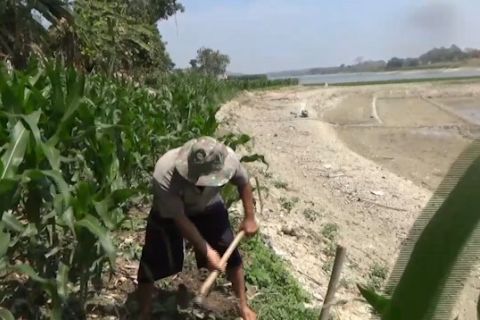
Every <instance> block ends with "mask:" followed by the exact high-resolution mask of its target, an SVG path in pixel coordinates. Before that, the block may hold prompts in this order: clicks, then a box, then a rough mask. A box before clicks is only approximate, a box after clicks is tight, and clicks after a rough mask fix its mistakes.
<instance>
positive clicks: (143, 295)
mask: <svg viewBox="0 0 480 320" xmlns="http://www.w3.org/2000/svg"><path fill="white" fill-rule="evenodd" d="M154 289H155V286H154V284H153V282H147V283H139V284H138V288H137V299H138V304H139V306H140V318H139V319H140V320H150V318H151V314H152V294H153V290H154Z"/></svg>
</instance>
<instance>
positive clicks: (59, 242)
mask: <svg viewBox="0 0 480 320" xmlns="http://www.w3.org/2000/svg"><path fill="white" fill-rule="evenodd" d="M239 81H240V80H236V82H233V83H232V82H227V81H221V80H215V79H213V78H208V77H205V76H201V75H195V74H184V73H173V74H170V75H166V76H164V77H163V78H162V79H160V80H159V81H157V83H156V85H155V88H154V89H146V88H142V87H140V86H139V85H138V84H134V83H130V82H126V81H121V80H112V79H107V78H105V77H103V76H100V75H88V76H86V75H84V74H82V73H79V72H77V71H76V70H75V69H72V68H67V67H65V66H64V65H63V64H61V63H53V62H50V63H46V64H45V65H42V64H39V63H36V62H32V63H31V64H30V65H29V67H28V68H27V69H25V70H24V71H22V72H20V71H11V70H10V71H8V70H7V68H6V67H4V66H2V67H0V124H1V125H0V214H1V216H0V218H1V220H0V277H1V281H0V291H1V295H0V306H1V307H0V315H1V316H2V317H4V318H7V319H9V318H11V319H13V318H15V319H18V318H23V319H44V318H50V319H84V318H85V313H86V310H85V306H86V302H87V301H88V299H90V298H91V295H92V294H94V293H95V290H97V289H98V288H100V287H101V282H102V279H103V278H105V275H106V274H107V275H108V274H109V273H115V270H116V269H115V257H116V255H117V253H116V247H115V245H114V241H113V239H114V238H115V236H116V232H117V231H118V230H119V229H120V228H125V226H126V225H133V224H129V223H128V222H129V220H130V217H129V215H128V212H129V209H130V208H131V207H132V205H134V204H139V203H140V202H142V201H143V200H144V199H145V198H146V197H148V192H149V183H150V175H151V172H152V170H153V167H154V164H155V162H156V160H157V159H158V157H159V156H160V155H161V154H162V153H163V152H165V151H166V150H168V149H170V148H173V147H176V146H179V145H181V144H182V143H183V142H185V141H187V140H189V139H191V138H194V137H197V136H200V135H215V132H216V129H217V125H218V123H217V122H216V120H215V114H216V112H217V111H218V109H219V106H220V103H221V102H223V101H225V100H226V99H228V98H231V97H233V95H234V94H235V93H236V92H238V90H239V87H240V89H243V88H244V87H242V86H241V85H240V84H241V81H240V82H239ZM269 85H278V84H277V83H272V84H269V83H268V82H264V83H262V86H264V87H266V86H269ZM224 140H225V141H226V143H228V144H230V145H232V146H233V147H234V146H236V145H239V144H243V143H245V142H248V140H249V137H247V136H238V137H237V136H233V135H229V136H227V137H225V138H224ZM243 160H244V161H255V160H263V159H262V157H261V156H259V155H253V156H250V157H245V158H244V159H243ZM243 248H244V251H245V254H246V256H247V259H246V261H249V263H250V264H249V265H248V266H247V269H248V271H249V273H248V281H249V283H250V284H252V285H255V286H257V287H258V288H259V290H260V291H262V290H264V291H265V292H264V294H263V295H259V298H257V299H255V300H254V302H253V303H254V305H255V306H256V307H257V308H258V309H259V310H260V312H261V314H265V316H264V317H262V318H264V319H309V318H312V319H313V315H309V316H307V315H308V312H307V311H305V310H304V309H303V302H304V301H306V300H307V297H306V296H305V294H304V293H303V292H302V291H301V289H300V288H299V287H298V286H297V284H296V283H295V281H294V280H293V278H291V277H290V276H289V275H288V274H287V273H286V271H285V270H284V269H283V265H282V263H281V262H280V261H278V259H276V258H275V257H274V256H273V255H272V253H271V252H269V250H268V249H267V248H266V247H265V246H264V245H263V244H262V242H261V241H260V240H259V238H258V239H257V238H255V239H253V240H252V241H251V242H249V243H248V244H245V245H244V247H243ZM92 287H93V289H92ZM279 297H281V299H279ZM282 301H284V302H282ZM8 310H9V311H8ZM297 315H298V316H297ZM292 317H293V318H292Z"/></svg>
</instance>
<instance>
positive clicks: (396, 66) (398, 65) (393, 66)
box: [386, 57, 404, 69]
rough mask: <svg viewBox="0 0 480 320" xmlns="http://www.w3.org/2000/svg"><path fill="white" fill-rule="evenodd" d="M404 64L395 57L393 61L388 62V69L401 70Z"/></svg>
mask: <svg viewBox="0 0 480 320" xmlns="http://www.w3.org/2000/svg"><path fill="white" fill-rule="evenodd" d="M403 63H404V60H403V59H400V58H397V57H393V58H392V59H390V60H388V62H387V66H386V68H387V69H400V68H401V67H403Z"/></svg>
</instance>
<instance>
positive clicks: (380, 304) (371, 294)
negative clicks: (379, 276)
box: [357, 284, 390, 315]
mask: <svg viewBox="0 0 480 320" xmlns="http://www.w3.org/2000/svg"><path fill="white" fill-rule="evenodd" d="M357 288H358V290H360V293H361V294H362V296H363V297H364V298H365V300H367V302H368V304H370V306H371V307H372V308H373V309H374V310H375V311H376V312H377V313H378V314H380V315H381V314H383V313H384V312H385V310H386V308H387V307H388V304H389V302H390V301H389V299H388V298H385V297H383V296H381V295H379V294H377V293H376V292H375V291H374V290H373V289H370V288H366V287H364V286H362V285H360V284H357Z"/></svg>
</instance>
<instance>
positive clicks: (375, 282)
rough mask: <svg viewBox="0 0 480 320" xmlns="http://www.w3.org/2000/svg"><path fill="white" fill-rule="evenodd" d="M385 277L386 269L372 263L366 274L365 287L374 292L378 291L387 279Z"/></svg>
mask: <svg viewBox="0 0 480 320" xmlns="http://www.w3.org/2000/svg"><path fill="white" fill-rule="evenodd" d="M387 275H388V269H387V267H385V266H383V265H380V264H378V263H374V264H373V265H372V267H371V268H370V272H369V274H368V283H367V286H368V287H370V288H372V289H375V290H380V289H381V288H382V286H383V284H384V282H385V279H386V278H387Z"/></svg>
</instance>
